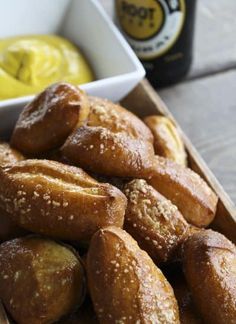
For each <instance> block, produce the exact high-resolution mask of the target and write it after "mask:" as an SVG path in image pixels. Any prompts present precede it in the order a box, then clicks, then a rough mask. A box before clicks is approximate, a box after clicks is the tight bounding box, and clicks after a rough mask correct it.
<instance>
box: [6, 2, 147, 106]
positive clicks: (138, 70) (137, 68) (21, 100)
mask: <svg viewBox="0 0 236 324" xmlns="http://www.w3.org/2000/svg"><path fill="white" fill-rule="evenodd" d="M88 1H90V2H92V4H93V5H94V7H95V8H96V10H97V11H98V12H99V14H100V15H101V17H102V18H103V20H104V21H105V22H106V23H107V26H108V28H110V30H111V31H112V33H113V34H114V36H115V37H116V39H117V41H119V43H120V45H121V46H122V47H123V49H124V50H125V52H126V55H127V57H128V58H129V60H130V61H132V64H133V66H134V71H133V72H127V73H122V74H119V75H116V76H112V77H107V78H104V79H99V80H95V81H93V82H89V83H86V84H82V85H80V87H81V88H82V89H84V90H85V91H87V92H88V93H89V92H90V90H91V89H92V88H94V87H95V86H105V85H106V84H107V83H109V84H110V83H116V82H120V81H122V80H123V79H124V78H125V79H126V80H127V79H134V78H137V79H139V80H141V79H142V78H144V76H145V70H144V68H143V66H142V64H141V63H140V61H139V59H138V58H137V56H136V55H135V53H134V52H133V50H132V49H131V47H130V45H129V44H128V42H127V41H126V40H125V38H124V37H123V35H122V34H121V32H120V31H119V29H118V28H117V27H116V25H115V24H114V23H113V22H112V20H111V18H110V17H109V16H108V14H107V13H106V12H105V10H104V8H103V7H102V5H101V3H100V2H99V1H98V0H88ZM35 96H36V95H29V96H22V97H17V98H12V99H4V100H0V108H4V107H11V106H16V105H17V106H18V105H26V104H27V103H28V102H29V101H31V100H32V99H33V98H34V97H35Z"/></svg>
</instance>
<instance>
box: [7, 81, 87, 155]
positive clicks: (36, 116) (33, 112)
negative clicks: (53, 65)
mask: <svg viewBox="0 0 236 324" xmlns="http://www.w3.org/2000/svg"><path fill="white" fill-rule="evenodd" d="M88 113H89V104H88V99H87V96H86V94H85V93H84V92H83V91H82V90H80V89H79V88H78V87H75V86H73V85H71V84H68V83H64V82H62V83H56V84H53V85H51V86H50V87H48V88H46V90H44V91H43V92H42V93H40V94H39V95H38V96H37V97H36V98H35V99H34V100H33V101H32V102H30V103H29V104H28V105H27V106H26V107H25V108H24V109H23V111H22V113H21V115H20V117H19V119H18V121H17V123H16V126H15V129H14V131H13V134H12V137H11V145H12V146H14V147H15V148H17V149H18V150H19V151H21V152H23V153H25V154H28V155H39V154H40V153H43V152H47V151H49V150H52V149H54V148H57V147H59V146H61V145H62V144H63V143H64V142H65V140H66V138H67V137H68V136H69V135H70V133H71V132H72V131H73V129H74V128H75V127H76V125H77V124H78V123H81V122H82V121H84V120H85V119H86V118H87V116H88Z"/></svg>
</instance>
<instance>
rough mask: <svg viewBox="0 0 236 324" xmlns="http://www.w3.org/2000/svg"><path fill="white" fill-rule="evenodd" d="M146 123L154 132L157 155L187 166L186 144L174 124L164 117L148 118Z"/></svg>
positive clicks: (145, 120)
mask: <svg viewBox="0 0 236 324" xmlns="http://www.w3.org/2000/svg"><path fill="white" fill-rule="evenodd" d="M144 122H145V124H146V125H147V126H148V127H149V128H150V130H151V131H152V134H153V137H154V149H155V153H156V154H157V155H159V156H163V157H165V158H168V159H170V160H173V161H175V162H176V163H179V164H181V165H184V166H186V164H187V161H186V152H185V149H184V144H183V141H182V139H181V137H180V135H179V133H178V131H177V129H176V127H175V125H174V124H173V122H172V121H171V120H170V119H169V118H168V117H164V116H148V117H146V118H145V119H144Z"/></svg>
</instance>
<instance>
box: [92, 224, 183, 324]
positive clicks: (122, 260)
mask: <svg viewBox="0 0 236 324" xmlns="http://www.w3.org/2000/svg"><path fill="white" fill-rule="evenodd" d="M87 275H88V283H89V289H90V294H91V297H92V301H93V304H94V308H95V312H96V314H97V316H98V319H99V322H100V323H103V324H108V323H109V324H110V323H124V324H133V323H147V324H149V323H150V324H152V323H163V324H164V323H165V324H166V323H168V324H171V323H173V324H174V323H175V324H176V323H179V314H178V306H177V302H176V300H175V297H174V294H173V290H172V288H171V286H170V285H169V283H168V281H167V280H166V278H165V277H164V275H163V274H162V272H161V271H160V270H159V269H158V268H157V267H156V266H155V264H154V263H153V261H152V260H151V258H150V257H149V256H148V255H147V253H146V252H144V251H143V250H141V249H140V248H139V247H138V245H137V243H136V241H135V240H134V239H133V238H132V237H131V236H130V235H129V234H128V233H126V232H125V231H124V230H122V229H119V228H116V227H107V228H104V229H101V230H99V231H98V232H97V233H96V234H95V235H94V236H93V238H92V240H91V244H90V248H89V252H88V259H87Z"/></svg>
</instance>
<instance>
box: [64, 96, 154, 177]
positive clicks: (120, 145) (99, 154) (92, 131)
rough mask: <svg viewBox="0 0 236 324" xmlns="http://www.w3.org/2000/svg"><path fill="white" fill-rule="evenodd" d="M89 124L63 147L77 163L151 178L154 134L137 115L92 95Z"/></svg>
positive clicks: (104, 171) (100, 170) (111, 172)
mask: <svg viewBox="0 0 236 324" xmlns="http://www.w3.org/2000/svg"><path fill="white" fill-rule="evenodd" d="M90 105H91V107H90V114H89V117H88V122H87V125H86V126H83V127H79V128H77V129H76V130H75V131H74V132H73V133H72V135H71V136H70V137H69V138H68V139H67V141H66V142H65V144H64V146H63V147H62V152H63V154H64V155H65V156H66V157H67V158H68V159H69V160H70V161H71V162H72V163H74V164H76V165H78V166H80V167H82V168H84V169H86V170H90V171H92V172H96V173H99V174H104V175H108V176H120V177H140V176H142V177H148V176H149V175H150V171H151V169H152V165H153V159H154V149H153V137H152V134H151V132H150V130H149V129H148V128H147V126H146V125H145V124H144V123H143V122H142V121H141V120H140V119H139V118H138V117H136V116H135V115H133V114H132V113H131V112H129V111H127V110H126V109H124V108H122V107H120V106H119V105H115V104H113V103H112V102H110V101H108V100H105V99H99V98H91V97H90Z"/></svg>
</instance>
